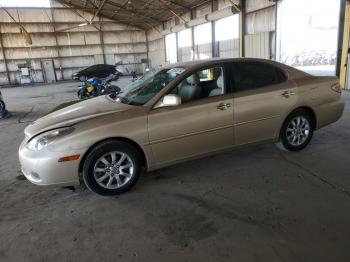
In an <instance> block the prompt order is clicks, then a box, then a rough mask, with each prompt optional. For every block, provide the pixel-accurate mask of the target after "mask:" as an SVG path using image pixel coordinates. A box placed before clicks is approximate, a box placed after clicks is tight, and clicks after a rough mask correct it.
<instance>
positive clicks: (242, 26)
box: [239, 0, 246, 57]
mask: <svg viewBox="0 0 350 262" xmlns="http://www.w3.org/2000/svg"><path fill="white" fill-rule="evenodd" d="M239 6H240V9H241V13H240V14H239V18H240V22H239V54H240V57H244V56H245V54H244V36H245V34H246V23H245V22H246V8H245V6H246V0H240V1H239Z"/></svg>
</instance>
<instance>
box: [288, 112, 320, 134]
mask: <svg viewBox="0 0 350 262" xmlns="http://www.w3.org/2000/svg"><path fill="white" fill-rule="evenodd" d="M300 109H301V110H304V111H306V112H308V113H309V114H310V115H311V116H312V120H313V121H312V125H313V128H314V129H315V128H316V126H317V119H316V114H315V111H314V110H312V108H310V107H307V106H301V107H298V108H296V109H294V110H293V112H294V111H296V110H300ZM293 112H291V113H293Z"/></svg>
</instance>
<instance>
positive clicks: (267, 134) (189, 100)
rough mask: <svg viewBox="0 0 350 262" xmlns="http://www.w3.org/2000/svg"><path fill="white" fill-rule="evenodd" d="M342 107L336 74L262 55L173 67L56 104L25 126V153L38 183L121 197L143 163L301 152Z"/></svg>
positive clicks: (25, 168)
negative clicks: (255, 151)
mask: <svg viewBox="0 0 350 262" xmlns="http://www.w3.org/2000/svg"><path fill="white" fill-rule="evenodd" d="M343 110H344V102H343V101H342V99H341V88H340V86H339V83H338V80H337V78H335V77H314V76H311V75H308V74H306V73H304V72H301V71H299V70H296V69H294V68H291V67H288V66H286V65H283V64H279V63H276V62H272V61H267V60H258V59H212V60H206V61H196V62H189V63H183V64H175V65H169V66H167V67H164V68H163V69H159V70H152V71H150V72H148V73H146V74H145V75H144V76H143V77H141V78H140V79H138V80H137V81H136V82H133V83H131V84H130V85H129V86H128V87H127V88H126V89H125V90H124V91H123V92H122V93H120V94H118V95H117V96H112V95H110V96H102V97H97V98H94V99H91V100H88V101H83V102H79V103H69V104H64V105H61V106H59V107H58V108H56V109H55V110H53V112H51V113H50V114H48V115H46V116H44V117H42V118H40V119H38V120H37V121H35V122H34V123H33V124H31V125H29V126H28V127H27V128H26V129H25V139H24V141H23V142H22V144H21V146H20V149H19V160H20V163H21V166H22V172H23V173H24V175H25V176H26V177H27V178H28V180H29V181H31V182H33V183H35V184H38V185H75V184H79V183H84V184H85V185H86V186H87V187H88V188H89V189H90V190H92V191H93V192H96V193H98V194H102V195H114V194H118V193H122V192H125V191H127V190H128V189H130V188H131V187H132V186H133V185H134V184H135V183H136V181H137V179H138V178H139V176H140V174H141V173H142V172H143V171H144V170H148V171H150V170H155V169H159V168H162V167H165V166H169V165H172V164H175V163H179V162H183V161H187V160H190V159H194V158H198V157H203V156H206V155H210V154H214V153H218V152H221V151H225V150H230V149H233V148H238V147H241V146H245V145H251V144H257V143H275V142H278V141H280V143H281V144H282V145H283V146H284V147H285V148H286V149H287V150H290V151H298V150H301V149H303V148H304V147H305V146H306V145H307V144H308V143H309V142H310V140H311V138H312V135H313V133H314V131H315V130H316V129H319V128H321V127H323V126H325V125H328V124H330V123H333V122H335V121H337V120H338V119H339V118H340V117H341V115H342V113H343Z"/></svg>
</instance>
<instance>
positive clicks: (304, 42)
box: [276, 0, 340, 75]
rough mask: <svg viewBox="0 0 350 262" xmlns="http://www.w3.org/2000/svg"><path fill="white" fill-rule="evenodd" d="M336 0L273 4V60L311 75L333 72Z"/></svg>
mask: <svg viewBox="0 0 350 262" xmlns="http://www.w3.org/2000/svg"><path fill="white" fill-rule="evenodd" d="M339 14H340V0H333V1H328V0H308V1H305V0H284V1H280V2H279V3H278V7H277V43H276V44H277V52H276V60H277V61H280V62H282V63H285V64H287V65H290V66H293V67H296V68H298V69H301V70H303V71H305V72H308V73H310V74H313V75H335V73H336V63H337V62H336V61H337V46H338V27H339Z"/></svg>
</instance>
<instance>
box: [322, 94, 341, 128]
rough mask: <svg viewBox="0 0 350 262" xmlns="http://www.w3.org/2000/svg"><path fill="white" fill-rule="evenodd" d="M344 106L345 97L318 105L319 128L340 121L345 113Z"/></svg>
mask: <svg viewBox="0 0 350 262" xmlns="http://www.w3.org/2000/svg"><path fill="white" fill-rule="evenodd" d="M344 107H345V101H344V99H343V98H341V99H339V100H337V101H333V102H330V103H326V104H324V105H320V106H318V107H317V109H316V116H317V129H319V128H321V127H324V126H327V125H329V124H332V123H334V122H336V121H338V120H339V119H340V118H341V116H342V115H343V112H344Z"/></svg>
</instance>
